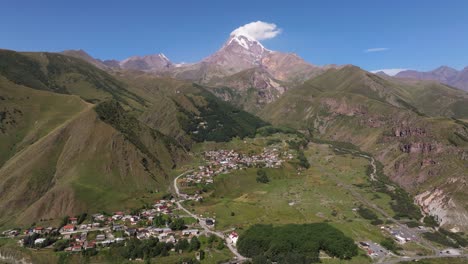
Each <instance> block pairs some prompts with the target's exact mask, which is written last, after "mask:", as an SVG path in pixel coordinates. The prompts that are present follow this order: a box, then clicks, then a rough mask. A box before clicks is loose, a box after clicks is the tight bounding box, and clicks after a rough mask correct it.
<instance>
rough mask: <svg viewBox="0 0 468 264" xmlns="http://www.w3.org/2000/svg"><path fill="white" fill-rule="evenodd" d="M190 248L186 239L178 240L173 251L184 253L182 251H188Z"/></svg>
mask: <svg viewBox="0 0 468 264" xmlns="http://www.w3.org/2000/svg"><path fill="white" fill-rule="evenodd" d="M190 247H191V245H190V244H189V242H188V241H187V239H181V240H179V242H178V243H177V245H176V246H175V250H176V251H179V250H182V251H184V250H188V249H189V248H190Z"/></svg>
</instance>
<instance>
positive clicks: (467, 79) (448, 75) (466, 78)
mask: <svg viewBox="0 0 468 264" xmlns="http://www.w3.org/2000/svg"><path fill="white" fill-rule="evenodd" d="M395 77H397V78H408V79H418V80H434V81H439V82H441V83H445V84H448V85H451V86H453V87H456V88H459V89H462V90H465V91H468V67H466V68H464V69H463V70H461V71H457V70H456V69H453V68H450V67H447V66H441V67H439V68H437V69H434V70H432V71H427V72H420V71H414V70H407V71H402V72H399V73H398V74H396V75H395Z"/></svg>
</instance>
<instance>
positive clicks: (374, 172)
mask: <svg viewBox="0 0 468 264" xmlns="http://www.w3.org/2000/svg"><path fill="white" fill-rule="evenodd" d="M329 146H330V147H334V146H331V145H329ZM334 148H335V150H338V151H340V152H345V153H350V154H353V155H357V156H360V157H363V158H365V159H367V160H369V162H370V165H371V166H372V172H371V174H370V177H371V180H373V181H376V180H377V179H376V176H377V166H376V164H375V159H374V157H372V156H368V155H365V154H361V153H356V151H353V150H350V149H340V148H337V147H334ZM322 171H323V169H322ZM330 176H331V177H332V178H333V180H335V181H336V182H337V183H338V184H340V185H341V186H343V187H344V188H345V189H346V190H348V191H349V192H350V193H351V194H352V195H353V196H354V197H355V198H356V199H357V200H359V201H360V202H362V203H363V204H365V205H367V206H369V207H371V208H373V209H374V210H376V211H377V212H379V213H380V214H381V215H383V216H384V217H386V218H387V219H388V220H391V221H393V222H394V223H395V224H396V225H397V226H398V227H399V228H400V229H402V230H404V231H405V232H406V233H409V234H411V235H412V236H414V237H418V238H419V243H420V245H421V246H423V247H426V248H429V249H430V250H432V251H433V255H428V256H417V257H397V258H392V259H390V260H387V258H385V257H384V258H382V259H380V260H379V261H378V262H377V263H382V264H384V263H385V264H391V263H399V262H401V261H413V260H415V261H417V260H421V259H433V258H453V257H468V254H462V255H459V256H454V255H441V254H439V252H440V250H439V249H437V248H436V247H435V246H434V245H433V244H432V243H431V242H429V241H427V240H426V239H425V238H423V237H422V236H421V235H420V234H419V233H417V232H415V231H414V230H413V229H411V228H409V227H408V226H407V225H405V224H403V223H401V222H400V221H399V220H397V219H395V218H393V217H392V216H390V215H389V214H388V213H387V212H386V211H385V210H383V209H382V208H380V207H378V206H377V205H376V204H374V203H372V202H371V201H369V200H368V199H367V198H365V197H363V196H362V195H361V194H360V193H358V192H357V191H356V190H355V187H354V186H351V185H349V184H346V183H344V182H342V181H341V180H340V179H338V177H336V175H332V174H330Z"/></svg>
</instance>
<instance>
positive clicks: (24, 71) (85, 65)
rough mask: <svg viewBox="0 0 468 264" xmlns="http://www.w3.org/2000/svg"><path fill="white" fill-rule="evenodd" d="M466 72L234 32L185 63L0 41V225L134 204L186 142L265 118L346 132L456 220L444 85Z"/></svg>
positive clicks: (330, 135) (456, 173)
mask: <svg viewBox="0 0 468 264" xmlns="http://www.w3.org/2000/svg"><path fill="white" fill-rule="evenodd" d="M466 74H467V71H466V69H465V70H463V71H460V72H459V71H456V70H453V69H450V68H448V67H444V68H439V69H437V70H434V71H431V72H428V73H421V72H415V71H405V72H401V73H399V74H398V75H397V76H395V77H389V76H381V75H379V74H372V73H369V72H367V71H365V70H362V69H360V68H359V67H356V66H352V65H343V66H338V65H327V66H317V65H313V64H311V63H308V62H306V61H304V60H303V59H302V58H300V57H299V56H298V55H296V54H292V53H282V52H277V51H271V50H269V49H267V48H265V47H264V46H263V45H262V44H261V43H260V42H259V41H257V40H255V39H253V38H252V37H249V36H246V35H242V34H235V33H233V34H231V35H230V36H229V38H228V40H227V41H226V42H225V44H224V45H223V46H222V47H221V48H220V49H219V50H218V51H216V52H215V53H213V54H212V55H210V56H208V57H206V58H205V59H203V60H201V61H200V62H197V63H192V64H177V63H173V62H171V61H170V60H169V59H168V58H167V57H166V56H165V55H164V54H156V55H148V56H134V57H130V58H127V59H125V60H122V61H117V60H107V61H102V60H99V59H95V58H93V57H91V56H90V55H88V54H87V53H86V52H84V51H82V50H68V51H64V52H61V53H47V52H15V51H8V50H0V111H1V112H0V147H1V148H2V149H5V150H7V151H2V153H0V182H1V184H0V211H1V212H2V213H3V214H2V215H0V225H1V226H9V225H10V226H11V225H16V224H17V225H21V224H22V225H27V224H31V219H50V218H52V219H54V218H58V217H61V216H63V215H72V214H77V213H80V212H83V211H87V210H91V211H92V210H94V211H96V210H116V209H118V208H121V207H122V206H127V207H131V206H135V205H136V204H141V202H146V200H145V199H146V196H145V193H149V192H154V191H155V190H157V191H162V192H165V191H167V190H168V188H169V185H170V184H169V182H170V180H171V179H172V176H173V175H172V174H171V173H172V172H173V170H174V169H175V168H177V167H178V166H179V165H180V164H181V163H182V162H183V161H184V160H187V159H190V153H191V150H192V147H193V145H194V144H195V143H196V142H203V141H229V140H231V139H232V138H234V137H240V138H242V137H246V136H253V135H255V133H256V130H257V129H258V128H260V127H264V126H267V125H269V124H273V125H275V126H287V127H290V128H293V129H296V130H297V131H300V132H301V133H304V134H305V135H307V136H309V137H313V138H314V139H315V140H322V141H324V142H326V141H335V142H347V143H350V144H353V145H354V146H356V147H357V148H359V149H361V150H362V151H365V152H366V153H369V155H372V156H373V157H375V159H376V160H377V161H378V162H380V163H381V164H382V166H383V173H385V174H386V175H388V177H389V178H390V179H391V180H392V181H394V182H396V183H398V184H399V185H400V186H401V187H402V188H404V189H405V190H407V191H408V192H409V193H410V194H411V195H413V196H414V197H415V201H416V202H417V203H418V204H419V205H420V206H421V208H422V210H423V211H424V212H425V213H426V214H429V215H433V216H435V217H436V218H437V219H438V220H439V222H440V223H441V224H442V225H443V226H446V227H450V228H454V230H462V231H467V230H468V226H467V225H466V223H468V200H467V199H466V196H465V195H464V192H465V188H466V184H467V177H468V167H467V166H466V164H467V162H468V123H467V122H468V93H466V92H465V91H462V90H459V89H456V88H454V87H459V88H464V87H465V88H464V89H466V86H462V85H463V83H466V80H467V78H466ZM452 86H453V87H452ZM205 123H206V124H208V125H203V126H200V124H205ZM31 190H33V191H31ZM98 197H99V199H98Z"/></svg>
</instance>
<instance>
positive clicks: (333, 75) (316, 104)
mask: <svg viewBox="0 0 468 264" xmlns="http://www.w3.org/2000/svg"><path fill="white" fill-rule="evenodd" d="M387 82H388V81H387V80H383V79H381V78H379V77H376V76H375V75H370V74H368V73H366V72H364V71H361V70H360V69H358V68H356V67H345V68H343V69H342V70H331V71H329V72H327V73H325V74H324V75H321V76H319V77H317V78H314V79H312V80H310V81H308V82H306V83H305V84H304V85H303V86H301V87H298V88H296V89H293V90H290V91H288V92H286V94H285V95H284V96H283V97H282V98H280V99H279V100H278V101H276V102H274V103H272V104H270V105H268V106H267V107H266V108H265V109H264V111H262V112H261V114H260V115H261V116H262V117H264V118H265V119H266V120H268V121H270V122H272V123H274V124H281V125H288V126H291V127H295V128H298V129H304V130H310V131H311V132H312V133H313V134H314V135H315V136H316V137H322V138H325V139H330V140H335V141H347V142H352V143H353V144H355V145H358V146H360V147H361V148H362V149H363V150H365V151H368V152H370V153H372V154H373V155H375V156H376V157H377V159H378V160H380V161H381V162H383V163H384V165H385V172H386V173H387V174H388V175H389V176H390V177H391V178H392V179H393V180H394V181H396V182H397V183H399V184H400V185H402V186H403V187H405V188H406V189H408V190H411V191H413V193H420V192H423V191H426V190H433V188H434V187H439V188H441V189H443V190H444V192H446V193H451V197H453V198H455V199H454V200H453V201H452V202H453V203H452V204H451V205H449V206H448V208H446V209H447V210H449V213H448V217H447V216H445V217H444V218H450V219H451V220H448V222H450V221H451V222H450V224H455V225H458V224H459V223H460V220H462V219H464V218H465V217H467V214H466V213H467V210H468V207H467V206H466V201H465V198H463V197H462V196H463V192H464V191H463V189H462V187H461V186H462V184H461V183H463V178H464V177H466V175H467V174H468V173H467V170H466V167H465V165H463V164H466V160H463V159H464V156H463V152H465V153H466V152H467V151H468V142H467V141H465V140H464V139H462V138H463V137H464V136H465V135H466V134H467V133H468V131H467V129H466V128H465V127H463V125H460V124H459V123H457V122H454V121H453V120H452V119H448V118H440V117H428V116H426V115H443V114H444V113H447V112H446V110H447V109H446V108H445V106H446V105H443V104H442V105H441V104H434V105H432V107H431V105H429V104H427V103H426V104H424V107H420V106H419V105H418V104H422V102H424V101H425V100H429V99H427V98H428V97H427V96H426V95H423V94H421V93H418V92H415V91H414V90H412V89H413V88H414V86H406V87H403V86H402V85H400V84H388V83H387ZM419 89H420V90H424V89H425V90H424V91H425V92H426V93H430V92H429V91H428V90H430V91H432V90H434V89H435V87H433V86H430V87H426V88H422V87H419ZM445 90H448V91H450V92H453V91H452V90H453V89H451V88H447V87H446V86H442V89H440V90H438V91H439V92H440V93H442V92H443V91H445ZM403 92H406V93H407V94H408V95H407V96H405V97H403V96H401V94H402V93H403ZM455 92H456V93H459V92H458V91H455ZM455 92H453V93H455ZM418 94H420V95H421V96H420V98H419V102H420V103H418V104H416V103H415V102H416V101H418V97H417V95H418ZM436 94H437V93H436ZM452 99H453V98H452ZM452 99H448V97H445V98H442V97H441V98H439V102H442V101H444V100H445V101H450V100H452ZM462 100H464V99H462ZM429 101H430V100H429ZM413 105H416V106H413ZM429 110H430V111H429ZM421 112H422V113H425V114H426V115H425V114H422V113H421ZM452 114H453V113H452ZM458 114H462V113H461V112H460V113H458ZM398 128H405V129H406V128H411V129H417V128H422V129H425V131H426V134H424V135H411V136H407V137H395V133H394V131H395V129H398ZM456 133H457V134H460V135H463V136H462V138H460V137H459V136H457V134H456ZM416 143H425V144H430V145H431V146H433V147H435V148H436V150H433V151H430V152H424V153H411V154H407V153H403V152H402V151H401V147H402V146H403V145H404V144H416ZM465 155H466V154H465ZM465 159H466V157H465ZM431 162H432V163H434V162H435V164H429V165H427V164H428V163H431ZM448 222H445V223H448ZM462 223H463V221H462Z"/></svg>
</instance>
